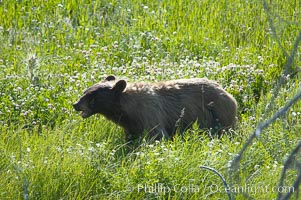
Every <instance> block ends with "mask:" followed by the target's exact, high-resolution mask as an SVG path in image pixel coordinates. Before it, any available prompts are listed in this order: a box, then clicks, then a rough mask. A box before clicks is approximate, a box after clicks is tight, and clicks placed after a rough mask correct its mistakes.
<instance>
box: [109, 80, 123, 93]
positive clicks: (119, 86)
mask: <svg viewBox="0 0 301 200" xmlns="http://www.w3.org/2000/svg"><path fill="white" fill-rule="evenodd" d="M125 88H126V81H125V80H119V81H118V82H117V83H116V84H115V85H114V86H113V88H112V90H113V91H115V92H117V93H121V92H123V90H124V89H125Z"/></svg>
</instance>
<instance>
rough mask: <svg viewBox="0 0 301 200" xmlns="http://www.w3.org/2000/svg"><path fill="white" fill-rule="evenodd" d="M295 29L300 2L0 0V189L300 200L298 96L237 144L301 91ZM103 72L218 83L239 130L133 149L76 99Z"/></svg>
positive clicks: (193, 133) (3, 195)
mask: <svg viewBox="0 0 301 200" xmlns="http://www.w3.org/2000/svg"><path fill="white" fill-rule="evenodd" d="M300 25H301V3H300V2H299V1H277V0H276V1H263V0H250V1H241V0H219V1H214V0H195V1H189V0H176V1H173V0H165V1H162V0H149V1H144V0H132V1H129V0H101V1H98V0H70V1H67V0H49V1H42V0H37V1H31V0H16V1H13V0H7V1H6V0H4V1H3V0H0V82H1V84H0V199H62V200H63V199H128V200H130V199H228V195H227V190H226V189H230V192H231V198H232V199H281V197H283V199H288V198H289V197H284V196H285V195H287V194H290V193H292V196H290V197H291V199H300V198H301V197H300V195H299V191H300V187H299V184H300V180H301V178H300V177H301V163H300V162H301V158H300V150H299V147H300V135H301V103H300V101H299V102H298V101H295V102H294V104H293V105H292V106H291V107H290V108H289V109H288V110H285V111H286V112H285V113H282V114H283V115H281V116H280V117H279V118H277V119H276V120H274V121H273V123H271V124H269V125H268V126H266V127H264V128H265V129H264V130H262V131H260V132H256V134H255V136H256V137H255V138H253V140H251V142H250V144H249V145H248V147H247V148H246V150H245V151H244V152H243V154H239V153H240V151H241V149H243V147H244V145H245V144H246V142H247V141H250V140H249V138H250V136H251V137H252V134H253V133H254V130H255V129H256V127H258V125H260V124H263V122H265V121H267V120H268V119H270V118H271V117H272V116H273V115H274V114H275V113H276V112H277V111H278V110H279V109H281V108H284V106H285V105H287V103H288V102H289V101H290V100H291V99H292V98H293V97H294V96H295V95H296V94H298V93H300V84H301V83H300V73H299V71H300V64H301V51H300V50H301V49H300V45H299V42H300V40H301V37H300V35H301V34H300V31H301V28H300V27H301V26H300ZM111 74H114V75H116V76H118V77H122V78H125V79H127V80H128V81H149V82H155V81H161V80H170V79H176V78H193V77H207V78H209V79H214V80H217V81H218V82H219V83H220V84H221V85H222V86H223V87H224V88H225V89H226V90H227V91H228V92H229V93H231V94H232V95H233V96H234V97H235V98H236V100H237V102H238V106H239V112H238V125H237V128H236V129H234V130H231V131H229V133H228V135H225V136H223V137H221V138H214V139H210V138H209V137H208V131H204V130H198V128H197V127H196V126H193V127H192V128H191V129H190V130H188V131H187V132H185V133H184V134H183V135H177V136H176V137H175V138H174V140H169V141H160V142H153V143H149V142H147V141H141V143H140V144H139V145H136V146H133V145H129V144H127V143H126V142H125V140H124V132H123V130H122V129H121V128H120V127H118V126H116V125H115V124H113V123H112V122H110V121H108V120H106V119H105V118H104V117H102V116H101V115H95V116H93V117H91V118H88V119H85V120H84V119H82V118H81V117H80V115H79V113H77V112H75V111H74V110H73V107H72V104H73V103H74V102H75V101H76V100H77V99H78V98H79V97H80V95H81V94H82V92H83V91H84V90H85V89H86V88H87V87H89V86H90V85H92V84H94V83H96V82H98V81H101V80H103V79H104V78H105V77H106V76H107V75H111ZM253 135H254V134H253ZM294 149H295V153H293V154H292V152H294V151H293V150H294ZM296 152H297V153H296ZM238 154H239V155H241V160H240V161H239V162H235V161H234V159H235V157H236V155H238ZM291 157H292V159H291ZM287 161H289V162H287ZM233 163H234V164H235V166H236V167H233V166H234V165H233ZM200 166H207V167H211V168H214V169H215V170H216V171H218V172H219V173H220V174H222V175H223V177H224V178H225V180H226V182H227V183H228V185H229V188H226V187H225V186H224V183H223V182H222V180H221V179H220V178H219V177H218V176H217V174H216V173H214V172H212V171H210V170H207V169H204V168H200ZM284 172H285V173H284Z"/></svg>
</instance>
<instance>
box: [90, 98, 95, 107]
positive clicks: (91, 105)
mask: <svg viewBox="0 0 301 200" xmlns="http://www.w3.org/2000/svg"><path fill="white" fill-rule="evenodd" d="M94 104H95V100H94V99H91V100H90V102H89V106H90V107H93V106H94Z"/></svg>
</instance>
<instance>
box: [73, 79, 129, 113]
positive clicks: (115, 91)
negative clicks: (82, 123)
mask: <svg viewBox="0 0 301 200" xmlns="http://www.w3.org/2000/svg"><path fill="white" fill-rule="evenodd" d="M125 88H126V81H125V80H118V81H117V80H116V78H115V76H108V77H107V78H106V79H105V80H104V81H101V82H99V83H97V84H95V85H93V86H91V87H90V88H88V89H87V90H86V91H84V94H83V96H82V97H81V98H80V99H79V100H78V101H77V102H76V103H74V104H73V107H74V109H75V110H76V111H81V114H80V115H81V116H82V117H83V118H87V117H90V116H91V115H94V114H96V113H100V114H103V115H112V114H113V113H112V112H113V111H115V110H116V109H118V108H119V107H120V95H121V93H122V92H123V91H124V90H125Z"/></svg>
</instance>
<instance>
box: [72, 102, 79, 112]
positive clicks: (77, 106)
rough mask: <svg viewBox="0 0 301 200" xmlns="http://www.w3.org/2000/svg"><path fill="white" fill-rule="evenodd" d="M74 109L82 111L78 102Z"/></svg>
mask: <svg viewBox="0 0 301 200" xmlns="http://www.w3.org/2000/svg"><path fill="white" fill-rule="evenodd" d="M73 108H74V109H75V110H76V111H80V106H79V103H78V102H76V103H74V104H73Z"/></svg>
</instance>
